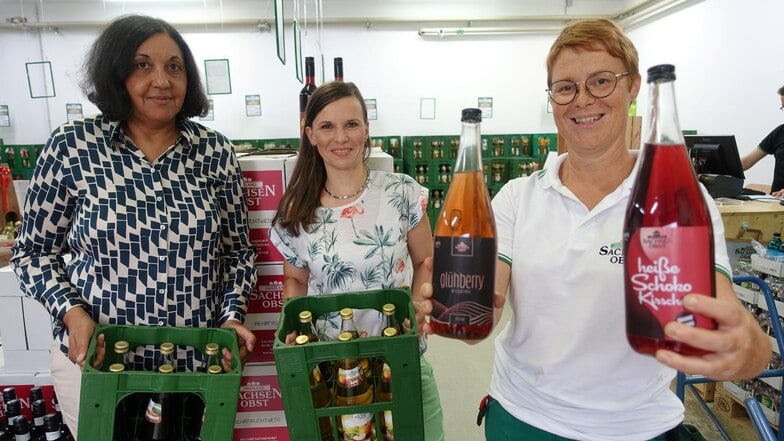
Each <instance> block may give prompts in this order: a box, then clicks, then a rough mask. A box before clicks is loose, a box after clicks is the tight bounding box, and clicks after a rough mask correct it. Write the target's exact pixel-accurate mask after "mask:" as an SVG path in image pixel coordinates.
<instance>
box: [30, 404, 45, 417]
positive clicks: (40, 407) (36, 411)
mask: <svg viewBox="0 0 784 441" xmlns="http://www.w3.org/2000/svg"><path fill="white" fill-rule="evenodd" d="M32 410H33V416H42V415H46V401H44V400H35V401H33V404H32Z"/></svg>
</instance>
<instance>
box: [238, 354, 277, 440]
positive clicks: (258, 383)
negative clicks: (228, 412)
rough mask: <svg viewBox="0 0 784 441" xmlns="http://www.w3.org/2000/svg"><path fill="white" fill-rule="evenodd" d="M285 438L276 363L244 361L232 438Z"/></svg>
mask: <svg viewBox="0 0 784 441" xmlns="http://www.w3.org/2000/svg"><path fill="white" fill-rule="evenodd" d="M259 440H264V441H288V440H289V435H288V429H287V428H286V416H285V414H284V413H283V400H282V398H281V393H280V385H279V382H278V375H277V370H276V369H275V366H273V365H247V366H245V370H244V371H243V372H242V381H241V383H240V399H239V402H238V404H237V415H236V416H235V419H234V439H233V441H259Z"/></svg>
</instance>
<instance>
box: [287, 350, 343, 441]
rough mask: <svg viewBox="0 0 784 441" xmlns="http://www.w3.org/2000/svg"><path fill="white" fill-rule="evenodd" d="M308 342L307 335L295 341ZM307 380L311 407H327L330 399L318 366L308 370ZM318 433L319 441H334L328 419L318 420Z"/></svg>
mask: <svg viewBox="0 0 784 441" xmlns="http://www.w3.org/2000/svg"><path fill="white" fill-rule="evenodd" d="M308 342H309V340H308V336H307V335H298V336H297V338H296V340H295V343H296V344H297V345H306V344H308ZM308 380H309V381H310V395H311V397H312V398H313V407H314V408H320V407H327V406H329V405H330V404H331V403H332V397H331V394H330V391H329V388H328V387H327V382H326V380H325V378H324V375H322V373H321V369H320V368H319V365H318V364H316V365H315V366H313V369H311V370H310V375H309V378H308ZM319 433H320V434H321V440H320V441H333V440H334V437H333V436H332V422H331V421H330V419H329V417H321V418H319Z"/></svg>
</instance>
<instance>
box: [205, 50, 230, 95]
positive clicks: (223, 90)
mask: <svg viewBox="0 0 784 441" xmlns="http://www.w3.org/2000/svg"><path fill="white" fill-rule="evenodd" d="M204 76H205V77H206V83H207V95H229V94H231V72H230V70H229V60H228V59H227V58H220V59H214V60H204Z"/></svg>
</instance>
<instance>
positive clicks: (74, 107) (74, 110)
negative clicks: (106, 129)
mask: <svg viewBox="0 0 784 441" xmlns="http://www.w3.org/2000/svg"><path fill="white" fill-rule="evenodd" d="M65 116H66V118H67V119H68V122H71V121H73V120H75V119H79V118H82V117H84V114H83V113H82V104H81V103H66V104H65Z"/></svg>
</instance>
